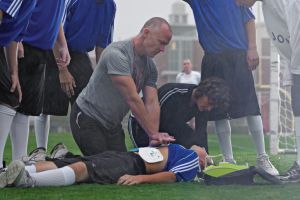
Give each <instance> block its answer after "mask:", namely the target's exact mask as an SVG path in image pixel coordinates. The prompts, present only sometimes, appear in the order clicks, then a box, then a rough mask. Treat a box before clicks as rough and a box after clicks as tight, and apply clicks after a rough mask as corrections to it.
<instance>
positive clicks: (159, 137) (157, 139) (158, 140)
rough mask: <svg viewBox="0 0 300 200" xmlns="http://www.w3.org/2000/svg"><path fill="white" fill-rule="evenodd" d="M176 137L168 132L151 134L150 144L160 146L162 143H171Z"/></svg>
mask: <svg viewBox="0 0 300 200" xmlns="http://www.w3.org/2000/svg"><path fill="white" fill-rule="evenodd" d="M174 141H175V138H174V137H173V136H170V135H169V134H168V133H164V132H161V133H159V132H158V133H156V134H153V135H150V138H149V145H150V146H159V145H161V144H169V143H170V142H174Z"/></svg>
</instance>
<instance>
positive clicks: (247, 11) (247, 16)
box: [241, 6, 255, 24]
mask: <svg viewBox="0 0 300 200" xmlns="http://www.w3.org/2000/svg"><path fill="white" fill-rule="evenodd" d="M241 12H242V18H243V22H244V24H246V23H247V22H248V21H250V20H253V19H255V16H254V15H253V13H252V11H251V8H248V7H245V6H241Z"/></svg>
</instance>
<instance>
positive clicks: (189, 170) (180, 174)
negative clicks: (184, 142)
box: [170, 151, 200, 182]
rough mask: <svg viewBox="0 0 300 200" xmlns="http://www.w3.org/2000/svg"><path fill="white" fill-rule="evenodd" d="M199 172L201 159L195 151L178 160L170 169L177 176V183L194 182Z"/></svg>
mask: <svg viewBox="0 0 300 200" xmlns="http://www.w3.org/2000/svg"><path fill="white" fill-rule="evenodd" d="M199 170H200V166H199V157H198V155H197V154H196V153H195V152H194V151H191V152H190V153H189V154H188V155H187V156H186V157H184V158H182V159H180V160H178V161H177V162H176V163H175V164H174V166H172V168H171V169H170V171H171V172H173V173H174V174H175V176H176V181H177V182H180V181H192V180H193V179H194V178H195V176H196V175H197V172H198V171H199Z"/></svg>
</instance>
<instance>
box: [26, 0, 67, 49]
mask: <svg viewBox="0 0 300 200" xmlns="http://www.w3.org/2000/svg"><path fill="white" fill-rule="evenodd" d="M64 10H65V0H39V1H37V4H36V7H35V9H34V10H33V13H32V16H31V18H30V21H29V25H28V28H27V30H26V31H25V33H24V39H23V41H24V42H25V43H27V44H30V45H32V46H34V47H38V48H40V49H44V50H51V49H53V47H54V43H55V41H56V39H57V35H58V31H59V27H60V25H61V20H62V16H63V13H64Z"/></svg>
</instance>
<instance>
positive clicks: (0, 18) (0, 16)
mask: <svg viewBox="0 0 300 200" xmlns="http://www.w3.org/2000/svg"><path fill="white" fill-rule="evenodd" d="M2 19H3V11H2V10H0V25H1V23H2Z"/></svg>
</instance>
